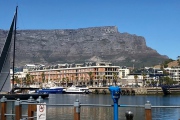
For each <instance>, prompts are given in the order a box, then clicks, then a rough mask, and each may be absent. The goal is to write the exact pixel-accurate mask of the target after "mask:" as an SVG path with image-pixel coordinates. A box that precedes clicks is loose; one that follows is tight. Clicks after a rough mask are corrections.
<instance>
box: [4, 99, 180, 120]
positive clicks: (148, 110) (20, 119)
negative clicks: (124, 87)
mask: <svg viewBox="0 0 180 120" xmlns="http://www.w3.org/2000/svg"><path fill="white" fill-rule="evenodd" d="M8 102H14V103H15V104H14V107H15V113H14V114H10V113H6V111H7V103H8ZM22 105H28V108H27V109H28V114H27V115H23V114H22ZM37 105H46V106H56V107H57V106H63V107H69V106H70V107H74V114H73V115H74V120H80V113H81V112H80V111H81V107H83V106H91V107H113V106H114V105H105V104H81V103H80V102H79V101H78V100H76V101H75V102H74V104H46V103H43V99H42V98H41V97H39V98H38V99H37V100H34V99H32V97H30V98H29V99H28V100H20V99H17V100H7V99H6V98H5V97H3V98H1V120H6V119H7V118H6V117H7V116H13V117H14V118H15V120H27V119H28V120H33V119H34V118H37V116H35V112H36V110H37ZM118 107H129V108H144V110H145V120H152V108H180V106H151V103H150V102H149V101H147V102H146V103H145V105H118ZM112 112H113V111H112ZM125 117H126V120H133V113H132V112H131V111H126V113H125Z"/></svg>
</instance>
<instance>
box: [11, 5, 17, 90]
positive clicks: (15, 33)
mask: <svg viewBox="0 0 180 120" xmlns="http://www.w3.org/2000/svg"><path fill="white" fill-rule="evenodd" d="M17 9H18V6H16V13H15V25H14V46H13V78H12V88H14V78H15V76H14V72H15V67H14V66H15V51H16V49H15V48H16V24H17Z"/></svg>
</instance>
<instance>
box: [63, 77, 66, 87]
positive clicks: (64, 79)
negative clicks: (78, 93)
mask: <svg viewBox="0 0 180 120" xmlns="http://www.w3.org/2000/svg"><path fill="white" fill-rule="evenodd" d="M65 81H66V78H64V77H63V78H62V84H63V87H64V82H65Z"/></svg>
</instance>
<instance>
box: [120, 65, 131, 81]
mask: <svg viewBox="0 0 180 120" xmlns="http://www.w3.org/2000/svg"><path fill="white" fill-rule="evenodd" d="M129 73H130V70H129V69H128V68H126V67H121V68H120V69H119V78H121V79H123V78H127V76H128V74H129Z"/></svg>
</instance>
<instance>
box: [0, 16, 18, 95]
mask: <svg viewBox="0 0 180 120" xmlns="http://www.w3.org/2000/svg"><path fill="white" fill-rule="evenodd" d="M15 15H16V14H15ZM15 15H14V18H13V21H12V23H11V27H10V30H9V33H8V36H7V38H6V41H5V44H4V48H3V50H2V53H1V57H0V92H9V91H10V90H11V81H10V52H11V44H12V36H13V31H14V23H15Z"/></svg>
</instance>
